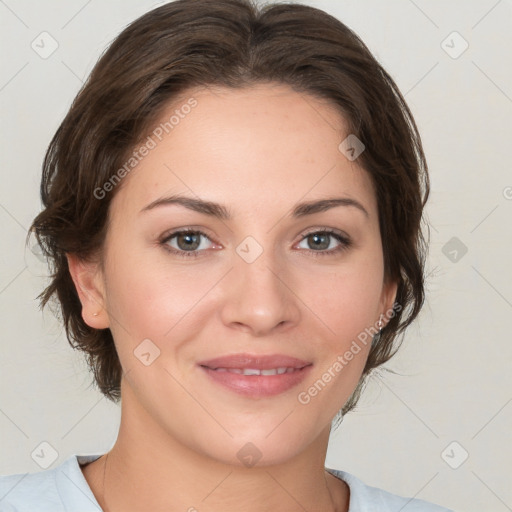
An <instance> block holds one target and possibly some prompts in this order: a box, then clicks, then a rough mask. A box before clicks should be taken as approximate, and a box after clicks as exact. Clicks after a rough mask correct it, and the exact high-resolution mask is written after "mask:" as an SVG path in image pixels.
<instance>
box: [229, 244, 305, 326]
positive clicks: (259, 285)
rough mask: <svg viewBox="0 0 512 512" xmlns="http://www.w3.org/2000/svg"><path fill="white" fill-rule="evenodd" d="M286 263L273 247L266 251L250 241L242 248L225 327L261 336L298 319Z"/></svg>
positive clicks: (236, 258)
mask: <svg viewBox="0 0 512 512" xmlns="http://www.w3.org/2000/svg"><path fill="white" fill-rule="evenodd" d="M283 263H284V262H283V261H282V260H281V259H280V258H279V255H277V254H276V253H275V251H273V250H272V248H271V247H266V248H263V247H262V246H261V245H260V244H258V243H257V242H256V241H255V240H254V239H252V240H251V239H250V237H247V239H245V240H244V241H243V242H242V243H240V244H239V246H238V247H237V248H236V253H235V254H233V266H234V268H233V270H232V272H230V275H231V276H230V282H229V285H228V289H227V292H226V300H225V302H224V305H223V311H222V317H223V321H224V323H225V324H227V325H231V326H234V325H236V326H237V327H242V326H243V327H244V328H245V330H250V331H251V332H252V333H253V334H258V335H262V334H265V333H267V332H269V331H270V330H272V329H274V328H275V327H277V326H279V325H283V324H289V323H293V322H295V321H296V320H297V319H298V315H299V310H298V307H297V304H296V300H295V297H294V295H293V293H292V292H291V291H290V289H289V288H288V287H287V286H286V271H284V269H283Z"/></svg>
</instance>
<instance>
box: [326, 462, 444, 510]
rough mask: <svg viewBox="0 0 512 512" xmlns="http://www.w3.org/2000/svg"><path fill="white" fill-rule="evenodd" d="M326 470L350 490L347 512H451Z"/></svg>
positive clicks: (342, 472)
mask: <svg viewBox="0 0 512 512" xmlns="http://www.w3.org/2000/svg"><path fill="white" fill-rule="evenodd" d="M326 470H327V471H328V472H329V473H331V474H333V475H334V476H335V477H337V478H340V479H341V480H343V481H344V482H345V483H346V484H347V485H348V487H349V489H350V504H349V510H348V512H370V511H374V510H378V511H379V512H399V511H401V512H453V511H451V510H449V509H447V508H444V507H441V506H439V505H434V504H433V503H429V502H427V501H424V500H420V499H416V498H406V497H403V496H398V495H396V494H392V493H390V492H387V491H384V490H383V489H379V488H377V487H371V486H369V485H366V484H365V483H364V482H362V481H361V480H360V479H359V478H357V477H356V476H354V475H351V474H350V473H347V472H345V471H340V470H337V469H329V468H326Z"/></svg>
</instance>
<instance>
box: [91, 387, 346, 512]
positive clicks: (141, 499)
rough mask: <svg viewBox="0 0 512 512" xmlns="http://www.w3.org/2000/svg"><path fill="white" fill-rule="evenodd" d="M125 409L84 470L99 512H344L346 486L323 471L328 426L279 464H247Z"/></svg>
mask: <svg viewBox="0 0 512 512" xmlns="http://www.w3.org/2000/svg"><path fill="white" fill-rule="evenodd" d="M125 395H126V393H125ZM133 403H134V402H131V403H130V405H132V404H133ZM125 404H126V401H125V400H124V397H123V402H122V414H121V426H120V429H119V435H118V438H117V441H116V443H115V445H114V447H113V448H112V450H111V451H110V452H109V453H108V454H107V455H106V456H103V457H101V458H100V459H98V460H97V461H95V462H94V463H92V464H91V466H93V465H96V467H95V468H92V467H91V468H90V469H88V470H87V471H85V470H84V476H85V477H86V479H88V480H89V484H90V486H91V489H92V490H93V493H94V494H95V495H96V496H97V500H98V503H99V504H100V506H101V507H102V509H103V510H104V512H115V511H118V510H123V512H132V511H133V512H135V511H140V510H152V511H154V512H158V511H162V512H163V511H165V512H171V511H174V510H176V511H178V510H179V511H188V512H208V511H212V512H213V511H219V510H222V511H223V512H231V511H235V510H236V511H239V510H244V511H245V512H256V511H258V512H261V511H262V510H269V511H270V510H279V509H281V510H287V511H289V512H299V511H300V512H304V510H323V511H326V512H327V511H329V512H346V511H347V510H348V501H349V491H348V487H347V486H346V484H345V483H344V482H342V481H341V480H339V479H337V478H335V477H334V476H332V475H330V474H328V473H327V472H326V471H325V468H324V464H325V455H326V451H327V444H328V440H329V429H326V430H325V431H324V432H322V433H321V435H320V436H319V437H318V438H317V439H316V440H315V441H314V442H313V443H312V444H311V445H310V446H309V447H308V448H307V450H306V451H305V452H302V453H300V454H298V455H297V456H295V457H293V458H292V459H290V460H287V461H286V462H284V463H281V464H268V465H260V464H257V465H255V466H252V467H245V466H243V465H240V464H239V461H238V460H237V459H236V458H233V461H234V463H233V464H226V463H222V462H219V461H218V460H215V459H212V458H210V457H208V456H206V455H204V454H202V453H198V452H197V451H194V450H192V449H191V448H189V447H187V446H184V445H183V444H182V443H180V442H178V441H177V440H176V439H175V438H174V437H172V436H170V435H169V433H168V432H165V431H163V430H162V429H161V428H160V427H159V425H158V424H156V422H154V421H152V418H151V416H150V415H149V414H147V413H145V411H144V409H143V408H138V409H136V408H135V407H131V406H130V407H126V405H125ZM262 461H263V458H262ZM235 462H237V463H238V464H235ZM88 477H89V478H88ZM103 477H104V478H103Z"/></svg>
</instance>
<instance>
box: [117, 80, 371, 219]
mask: <svg viewBox="0 0 512 512" xmlns="http://www.w3.org/2000/svg"><path fill="white" fill-rule="evenodd" d="M148 133H149V135H148V137H147V138H146V139H144V140H143V141H142V143H141V146H142V145H144V144H145V145H146V146H148V147H150V146H151V149H149V151H145V156H143V157H140V155H139V158H140V161H139V162H138V163H137V165H136V167H135V168H134V169H133V171H131V173H130V174H129V175H128V176H127V177H126V178H124V181H123V183H122V187H121V190H119V191H118V194H117V195H116V196H115V198H114V201H113V204H112V207H113V208H117V207H122V208H123V211H124V213H125V214H126V213H127V212H128V211H129V210H131V209H132V208H133V207H135V208H138V209H139V210H140V208H142V207H143V206H144V205H146V204H148V203H150V202H151V201H154V200H155V199H157V198H158V197H160V196H162V195H165V194H172V193H188V194H190V195H195V196H198V197H201V198H203V199H208V200H211V201H215V202H220V203H229V204H230V205H232V208H230V209H232V210H233V211H237V208H241V209H242V210H243V208H249V209H250V208H251V207H253V206H254V204H255V203H257V204H258V206H259V207H260V208H261V207H265V206H268V207H269V208H270V207H272V206H273V207H275V206H276V205H288V206H291V205H292V204H293V203H296V202H298V201H299V200H300V199H301V198H302V199H309V198H318V197H324V196H325V197H326V196H330V195H332V194H335V193H338V194H345V195H348V196H350V195H352V196H358V198H359V199H360V200H361V201H362V202H364V203H365V205H366V207H367V209H368V210H375V207H376V205H375V200H374V194H373V186H372V182H371V179H370V177H369V175H368V173H367V172H366V171H364V170H363V169H362V168H361V167H359V166H358V165H357V162H356V161H350V160H348V159H347V158H346V157H345V155H344V154H343V153H342V152H341V151H340V149H339V145H340V143H341V141H342V140H344V139H345V138H346V137H347V135H348V133H347V130H346V123H345V121H344V119H343V117H342V116H341V114H340V113H339V111H338V110H337V109H336V108H335V107H334V106H333V105H331V104H330V103H329V102H327V101H326V100H321V99H318V98H316V97H314V96H311V95H307V94H304V93H299V92H296V91H294V90H293V89H291V88H290V87H288V86H286V85H283V84H260V85H254V86H251V87H246V88H243V89H230V88H223V87H208V88H206V87H201V88H194V89H190V90H188V91H187V92H186V93H184V94H182V95H181V96H180V98H179V99H177V100H174V101H173V102H172V104H169V105H168V107H167V108H166V109H165V110H164V111H163V112H162V115H161V117H160V120H159V121H157V122H156V123H155V126H154V127H152V128H151V129H150V131H149V132H148ZM135 150H137V148H135ZM288 203H289V204H288ZM281 210H282V208H281Z"/></svg>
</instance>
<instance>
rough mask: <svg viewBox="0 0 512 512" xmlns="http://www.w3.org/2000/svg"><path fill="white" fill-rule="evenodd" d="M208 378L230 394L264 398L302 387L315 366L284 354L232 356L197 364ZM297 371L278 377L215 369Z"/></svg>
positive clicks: (278, 375)
mask: <svg viewBox="0 0 512 512" xmlns="http://www.w3.org/2000/svg"><path fill="white" fill-rule="evenodd" d="M198 365H199V367H200V368H201V370H202V371H203V372H205V373H206V375H207V376H208V378H209V379H211V380H212V381H213V382H215V383H217V384H220V385H221V386H223V387H225V388H227V389H229V390H230V391H232V392H234V393H237V394H239V395H243V396H245V397H250V398H264V397H271V396H275V395H279V394H281V393H284V392H285V391H288V390H290V389H291V388H293V387H295V386H297V385H298V384H300V383H301V382H302V381H303V380H304V379H305V378H306V376H307V375H308V374H309V372H310V370H311V368H312V366H313V364H312V363H310V362H308V361H304V360H302V359H297V358H295V357H289V356H285V355H281V354H275V355H256V356H255V355H250V354H233V355H230V356H224V357H217V358H215V359H210V360H208V361H202V362H200V363H198ZM283 367H286V368H294V371H293V372H291V373H283V374H277V375H243V374H239V373H231V372H229V371H221V372H219V371H216V370H215V369H214V368H231V369H233V368H235V369H236V368H238V369H244V368H245V369H247V368H253V369H258V370H269V369H272V368H283Z"/></svg>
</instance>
